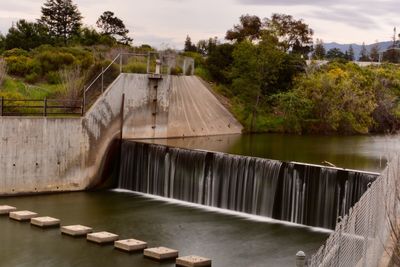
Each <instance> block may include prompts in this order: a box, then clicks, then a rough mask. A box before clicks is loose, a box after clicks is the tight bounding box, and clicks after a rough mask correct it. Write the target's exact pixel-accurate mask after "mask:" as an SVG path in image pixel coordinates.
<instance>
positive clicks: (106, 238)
mask: <svg viewBox="0 0 400 267" xmlns="http://www.w3.org/2000/svg"><path fill="white" fill-rule="evenodd" d="M118 238H119V236H118V235H116V234H113V233H109V232H98V233H92V234H88V235H87V240H89V241H92V242H95V243H98V244H107V243H112V242H114V241H116V240H118Z"/></svg>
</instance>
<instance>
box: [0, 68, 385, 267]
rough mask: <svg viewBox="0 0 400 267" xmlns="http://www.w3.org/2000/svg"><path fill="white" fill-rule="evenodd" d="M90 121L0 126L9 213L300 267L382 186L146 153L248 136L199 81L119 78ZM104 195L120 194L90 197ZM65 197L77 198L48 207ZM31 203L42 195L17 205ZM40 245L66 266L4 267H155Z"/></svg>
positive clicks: (108, 253) (10, 120) (219, 259)
mask: <svg viewBox="0 0 400 267" xmlns="http://www.w3.org/2000/svg"><path fill="white" fill-rule="evenodd" d="M85 111H86V112H85V114H84V115H83V116H81V117H77V118H53V117H39V118H32V117H0V196H2V198H0V201H1V202H3V203H4V204H10V205H11V204H13V205H18V206H21V207H23V208H27V209H33V210H37V211H39V212H43V213H44V212H46V213H49V212H51V215H54V216H56V217H60V218H62V219H63V221H65V222H66V223H76V221H77V220H79V221H82V223H88V224H91V225H93V226H95V227H106V226H107V227H108V228H110V230H113V231H115V232H119V233H120V234H122V235H130V234H135V235H136V236H138V237H139V238H142V239H144V240H149V241H150V242H152V243H153V244H159V243H163V242H166V243H168V244H170V245H171V246H176V247H179V248H181V249H182V250H183V252H184V253H190V252H191V251H192V252H193V251H200V253H203V254H204V255H205V256H209V257H211V258H213V262H215V264H216V266H265V262H267V263H269V264H270V265H271V266H290V262H293V260H294V254H295V253H296V252H297V251H298V250H304V251H306V253H308V254H312V253H314V252H316V251H317V249H318V247H319V246H320V245H321V244H322V243H323V242H324V240H325V239H326V237H327V232H329V231H331V230H334V229H335V227H336V222H337V220H338V218H339V217H341V218H342V217H345V216H347V215H348V214H349V213H351V208H352V207H353V206H354V204H355V203H357V202H358V201H359V199H360V198H362V196H363V194H364V193H365V192H367V191H368V189H369V187H370V186H371V184H373V183H374V181H376V180H377V179H378V176H379V174H378V173H376V172H363V171H356V170H351V169H340V168H328V167H324V166H320V165H315V164H303V163H297V162H292V161H284V160H273V159H265V158H260V157H254V156H252V155H242V156H240V155H233V154H226V153H221V152H212V151H205V150H195V149H185V148H178V147H170V146H165V145H161V144H149V143H147V142H143V141H138V140H143V139H152V140H156V139H161V140H163V141H160V143H163V142H166V140H176V139H178V138H185V139H188V138H195V137H196V138H197V137H205V138H206V137H209V136H219V135H221V136H233V135H235V134H240V133H241V132H242V126H241V125H240V124H239V123H238V122H237V120H236V119H235V118H234V117H233V116H232V115H231V114H230V113H229V111H228V110H227V109H226V108H225V107H224V106H223V105H222V104H221V103H220V102H219V101H218V100H217V98H216V97H215V96H214V95H213V93H212V92H210V90H209V89H208V88H207V86H206V85H205V84H204V82H203V81H201V80H200V79H199V78H197V77H194V76H170V75H164V76H162V77H161V76H152V75H148V74H130V73H120V74H119V75H118V77H117V78H116V79H115V80H113V81H112V83H110V85H109V86H108V88H107V89H106V90H105V91H104V92H103V93H101V94H100V96H99V97H98V98H97V100H96V101H94V103H93V104H92V105H91V106H90V107H88V108H87V110H85ZM217 138H219V137H217ZM221 138H222V137H221ZM192 148H193V147H192ZM97 189H117V190H113V191H98V192H91V191H92V190H97ZM85 191H89V192H88V193H85ZM63 192H75V193H70V194H55V195H42V194H43V193H63ZM30 194H39V195H37V196H20V197H17V196H19V195H30ZM5 196H7V197H6V198H5ZM168 199H171V200H172V201H171V202H168V201H169V200H168ZM174 201H178V202H174ZM192 204H193V205H194V206H191V205H192ZM230 212H232V213H230ZM0 225H1V227H0V228H1V229H4V230H1V234H2V236H4V240H6V242H10V244H13V246H14V247H15V248H18V247H19V246H21V243H20V242H18V240H14V236H13V235H7V232H12V233H15V232H20V234H18V235H17V236H19V238H22V237H23V236H25V235H30V234H29V233H28V232H29V231H27V229H26V227H25V228H24V226H23V225H21V226H20V225H16V224H11V225H10V224H9V223H8V222H6V221H4V220H3V218H0ZM321 229H323V230H322V231H321ZM3 234H4V235H3ZM33 235H34V236H35V238H38V239H39V240H40V238H43V239H42V242H46V243H47V242H48V243H49V245H45V247H46V248H47V249H48V250H49V251H50V253H54V255H58V257H59V258H57V259H56V258H52V261H53V262H50V263H49V262H46V257H47V256H48V254H46V253H45V252H43V251H39V250H37V249H35V250H34V251H33V252H32V255H31V256H32V259H24V258H22V259H21V258H20V259H18V257H17V259H16V258H12V257H9V258H6V260H5V262H6V263H8V265H9V266H12V265H19V264H22V265H23V264H27V263H30V264H33V265H38V266H39V265H46V264H50V266H53V265H54V266H63V263H62V262H63V260H62V259H65V258H68V257H70V256H71V254H69V253H72V254H73V253H77V252H78V251H80V250H83V249H84V250H86V249H87V250H88V251H89V252H88V255H89V256H85V257H82V258H81V259H76V260H74V265H76V266H93V264H94V263H96V262H97V264H98V265H102V264H103V266H114V265H115V262H120V263H121V264H128V263H130V264H132V263H134V264H136V266H153V265H152V263H151V262H150V263H149V262H146V261H143V259H142V257H138V255H134V256H132V257H128V256H121V257H119V255H115V253H114V252H113V251H112V250H106V249H104V250H102V252H104V254H103V255H102V256H99V255H98V254H99V250H98V248H95V247H94V248H93V247H90V248H87V246H86V245H85V244H82V242H79V240H68V241H67V240H62V242H63V243H65V245H64V246H65V247H64V248H65V251H63V252H61V253H60V252H56V251H54V249H52V247H55V245H56V244H58V242H57V240H58V239H59V237H58V236H56V233H54V232H48V233H46V234H45V235H41V234H40V233H39V232H36V230H34V231H33ZM40 236H42V237H40ZM63 239H64V238H63ZM12 240H13V241H12ZM64 241H65V242H64ZM35 242H36V240H34V238H32V239H29V240H28V244H29V245H31V246H34V244H35ZM59 242H61V241H59ZM243 242H244V243H245V245H246V246H247V248H243V247H242V245H243ZM290 242H291V243H292V244H288V243H290ZM274 243H276V244H274ZM15 248H14V249H13V248H7V249H4V248H2V249H0V255H2V256H3V255H7V253H10V255H14V256H15V255H17V254H18V250H19V248H18V249H15ZM220 248H224V249H220ZM249 248H251V249H249ZM25 249H27V247H25ZM238 251H242V253H237V252H238ZM278 251H281V253H282V254H279V253H278ZM238 254H239V255H238ZM277 254H278V255H277ZM46 255H47V256H46ZM107 258H109V259H107ZM52 264H53V265H52ZM64 264H65V263H64ZM293 265H294V264H293ZM65 266H67V265H65ZM171 266H172V265H171Z"/></svg>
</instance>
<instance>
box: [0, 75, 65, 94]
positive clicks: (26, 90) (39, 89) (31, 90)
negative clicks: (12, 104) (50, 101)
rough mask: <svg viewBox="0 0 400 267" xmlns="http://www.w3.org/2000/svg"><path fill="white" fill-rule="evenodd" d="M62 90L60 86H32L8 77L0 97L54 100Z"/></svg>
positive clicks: (40, 84) (0, 89)
mask: <svg viewBox="0 0 400 267" xmlns="http://www.w3.org/2000/svg"><path fill="white" fill-rule="evenodd" d="M61 90H62V87H61V85H60V84H46V83H38V84H35V85H32V84H27V83H24V82H23V81H21V80H19V79H16V78H13V77H7V78H6V79H5V80H4V83H3V85H2V86H1V87H0V96H2V97H5V98H16V99H22V98H26V99H44V98H54V97H55V96H57V95H58V94H59V93H60V92H61Z"/></svg>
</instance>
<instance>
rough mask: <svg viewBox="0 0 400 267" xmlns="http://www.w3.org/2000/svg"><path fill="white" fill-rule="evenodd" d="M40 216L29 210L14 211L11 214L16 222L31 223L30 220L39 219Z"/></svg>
mask: <svg viewBox="0 0 400 267" xmlns="http://www.w3.org/2000/svg"><path fill="white" fill-rule="evenodd" d="M37 216H38V214H37V213H35V212H32V211H29V210H22V211H12V212H10V218H11V219H13V220H16V221H20V222H22V221H29V220H30V219H32V218H34V217H37Z"/></svg>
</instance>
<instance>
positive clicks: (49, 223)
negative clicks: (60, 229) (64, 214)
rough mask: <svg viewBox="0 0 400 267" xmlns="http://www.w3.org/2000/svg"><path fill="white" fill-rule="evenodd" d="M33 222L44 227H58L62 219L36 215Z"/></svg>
mask: <svg viewBox="0 0 400 267" xmlns="http://www.w3.org/2000/svg"><path fill="white" fill-rule="evenodd" d="M31 224H32V225H35V226H38V227H42V228H48V227H56V226H59V225H60V220H59V219H56V218H52V217H36V218H32V219H31Z"/></svg>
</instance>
